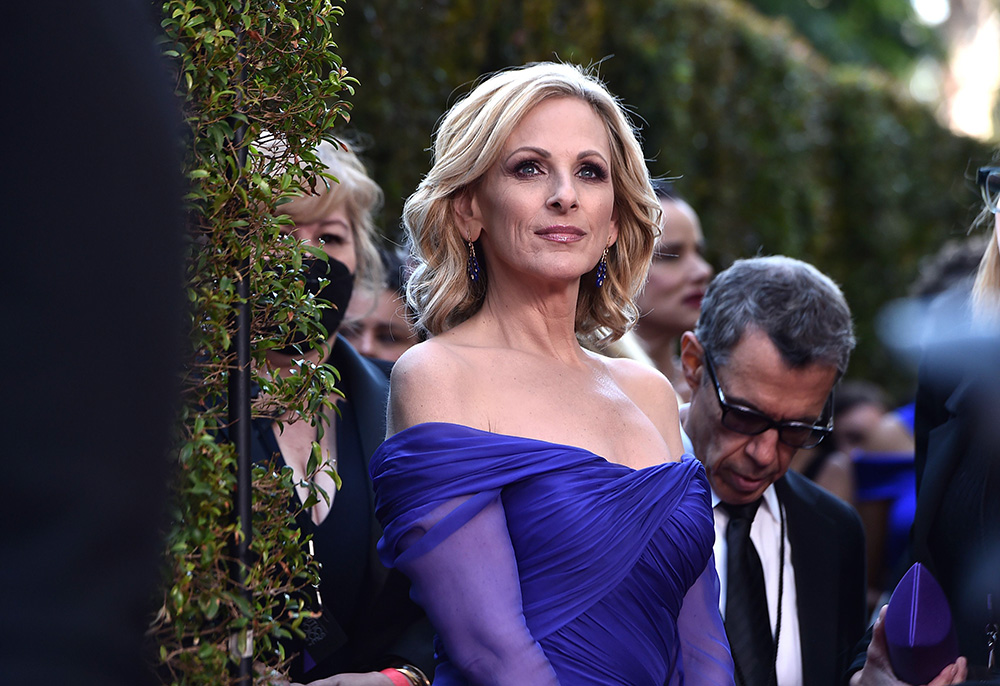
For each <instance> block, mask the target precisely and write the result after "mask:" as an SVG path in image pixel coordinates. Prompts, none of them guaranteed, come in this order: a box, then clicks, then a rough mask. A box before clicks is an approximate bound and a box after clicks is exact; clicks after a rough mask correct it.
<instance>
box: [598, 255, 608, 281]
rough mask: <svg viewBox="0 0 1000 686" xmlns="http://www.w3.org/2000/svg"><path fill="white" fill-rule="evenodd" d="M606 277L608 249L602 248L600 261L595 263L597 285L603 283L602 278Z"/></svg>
mask: <svg viewBox="0 0 1000 686" xmlns="http://www.w3.org/2000/svg"><path fill="white" fill-rule="evenodd" d="M606 278H608V249H607V248H605V249H604V254H603V255H601V259H600V261H598V263H597V287H598V288H600V287H601V286H603V285H604V280H605V279H606Z"/></svg>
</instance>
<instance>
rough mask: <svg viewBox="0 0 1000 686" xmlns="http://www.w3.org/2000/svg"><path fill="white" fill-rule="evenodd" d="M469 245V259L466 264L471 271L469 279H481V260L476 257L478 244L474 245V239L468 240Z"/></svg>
mask: <svg viewBox="0 0 1000 686" xmlns="http://www.w3.org/2000/svg"><path fill="white" fill-rule="evenodd" d="M466 244H467V245H468V246H469V261H468V264H467V265H466V269H467V270H468V272H469V281H478V280H479V260H477V259H476V246H475V245H473V243H472V241H466Z"/></svg>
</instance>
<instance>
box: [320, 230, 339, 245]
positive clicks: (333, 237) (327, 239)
mask: <svg viewBox="0 0 1000 686" xmlns="http://www.w3.org/2000/svg"><path fill="white" fill-rule="evenodd" d="M319 242H320V243H322V244H323V245H343V243H344V237H343V236H341V235H340V234H336V233H324V234H323V235H322V236H320V237H319Z"/></svg>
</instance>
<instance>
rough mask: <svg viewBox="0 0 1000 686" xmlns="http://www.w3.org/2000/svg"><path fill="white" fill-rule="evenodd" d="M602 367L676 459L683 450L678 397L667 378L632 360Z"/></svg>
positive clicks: (610, 360) (613, 361) (618, 360)
mask: <svg viewBox="0 0 1000 686" xmlns="http://www.w3.org/2000/svg"><path fill="white" fill-rule="evenodd" d="M605 364H606V365H607V368H608V371H609V372H610V373H611V375H612V377H613V378H614V379H615V382H616V383H617V384H618V386H619V387H620V388H621V389H622V391H623V392H624V393H625V394H626V395H627V396H628V397H629V399H630V400H631V401H632V402H633V403H635V405H636V407H638V408H639V409H640V410H642V412H643V414H645V415H646V416H647V417H648V418H649V420H650V421H651V422H652V423H653V425H654V426H655V427H656V428H657V430H658V431H659V432H660V435H661V436H663V439H664V441H666V443H667V445H668V446H669V447H670V450H671V453H672V454H673V455H674V457H675V458H676V457H679V456H680V454H681V452H683V447H682V446H681V440H680V420H679V418H678V414H677V394H676V393H675V392H674V387H673V386H672V385H671V383H670V381H668V380H667V377H665V376H664V375H663V374H661V373H660V372H659V371H658V370H656V369H654V368H653V367H650V366H649V365H648V364H644V363H642V362H636V361H635V360H629V359H625V358H607V359H606V361H605Z"/></svg>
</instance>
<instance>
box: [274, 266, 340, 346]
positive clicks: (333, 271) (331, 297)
mask: <svg viewBox="0 0 1000 686" xmlns="http://www.w3.org/2000/svg"><path fill="white" fill-rule="evenodd" d="M303 263H304V264H305V265H306V269H305V281H306V284H305V285H306V290H307V291H309V292H310V293H312V294H313V295H315V296H316V297H318V298H320V299H322V300H326V301H329V303H330V305H328V306H326V307H324V308H323V309H322V310H321V314H320V321H321V322H322V323H323V326H324V327H325V328H326V332H327V334H328V335H330V336H332V335H333V334H334V333H336V331H337V329H338V328H339V327H340V323H341V322H342V321H344V313H345V312H346V311H347V303H348V302H350V300H351V293H352V292H353V291H354V275H353V274H351V271H350V270H349V269H348V268H347V265H346V264H344V263H343V262H341V261H340V260H337V259H334V258H332V257H330V258H328V259H327V261H325V262H324V261H323V260H320V259H316V258H307V259H304V260H303ZM322 279H326V280H327V281H328V282H329V283H327V284H326V285H325V286H323V287H322V288H320V281H321V280H322ZM307 340H308V339H307V338H306V337H305V336H304V335H303V334H301V333H299V332H298V331H296V332H293V334H292V338H291V341H290V342H289V344H288V346H286V347H284V348H281V349H280V350H278V351H277V352H280V353H284V354H286V355H300V354H301V353H300V352H299V350H297V349H296V348H295V346H296V345H298V346H299V347H300V348H302V351H303V352H304V351H306V350H307V348H306V347H305V346H304V345H303V344H304V343H306V342H307Z"/></svg>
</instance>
